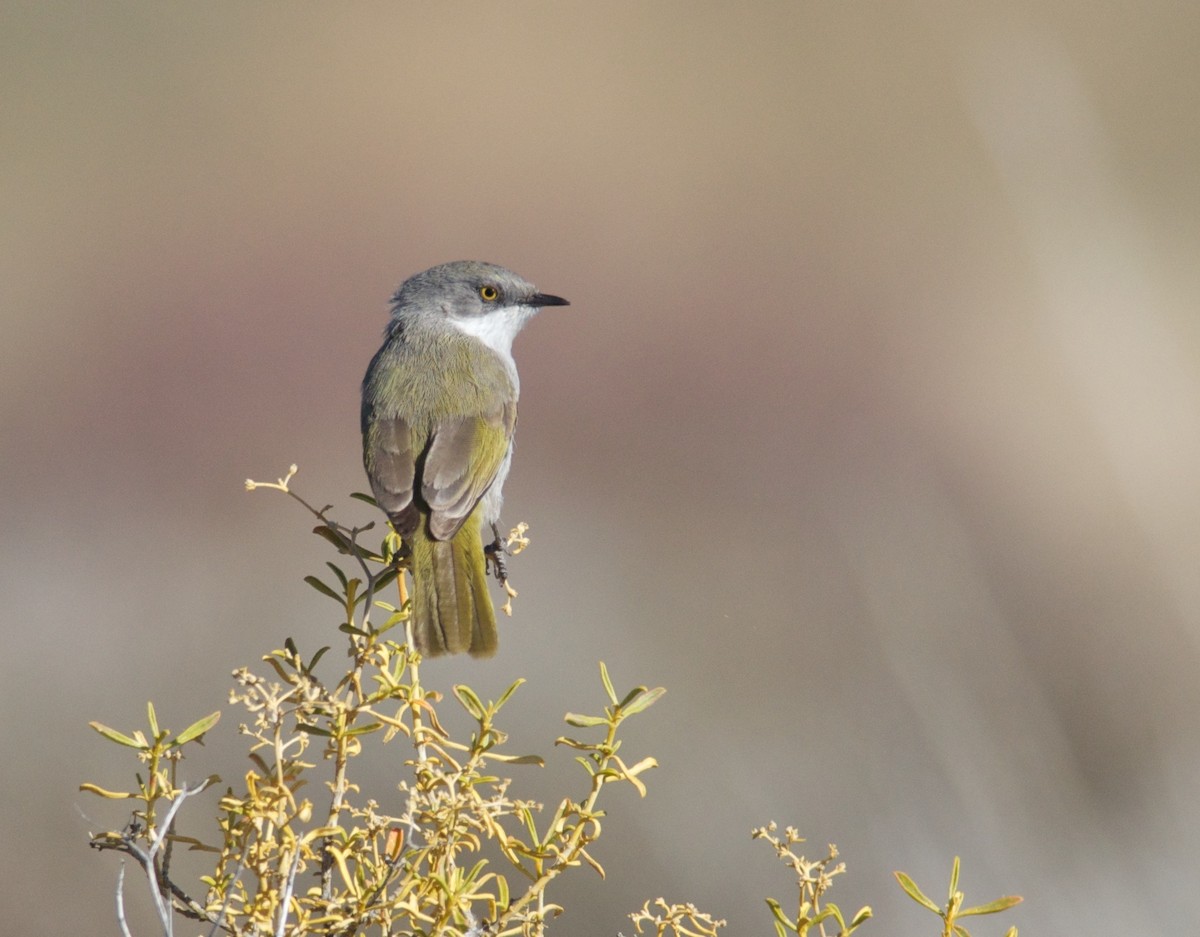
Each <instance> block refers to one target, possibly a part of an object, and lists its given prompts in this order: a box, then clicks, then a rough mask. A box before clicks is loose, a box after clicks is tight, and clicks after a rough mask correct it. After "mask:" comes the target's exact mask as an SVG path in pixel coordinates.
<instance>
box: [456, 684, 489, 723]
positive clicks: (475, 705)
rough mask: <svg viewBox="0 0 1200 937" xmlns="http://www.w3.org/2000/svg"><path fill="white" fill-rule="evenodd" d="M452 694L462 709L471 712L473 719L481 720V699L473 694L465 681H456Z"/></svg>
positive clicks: (482, 716)
mask: <svg viewBox="0 0 1200 937" xmlns="http://www.w3.org/2000/svg"><path fill="white" fill-rule="evenodd" d="M453 690H454V695H455V697H456V698H457V699H458V701H459V702H460V703H462V705H463V709H465V710H466V711H467V712H469V713H470V714H471V716H472V717H473V718H474V719H477V720H482V719H483V718H484V707H483V700H481V699H480V698H479V697H478V696H476V695H475V691H474V690H472V689H471V688H470V687H469V686H467V685H466V684H465V683H456V684H455V685H454V688H453Z"/></svg>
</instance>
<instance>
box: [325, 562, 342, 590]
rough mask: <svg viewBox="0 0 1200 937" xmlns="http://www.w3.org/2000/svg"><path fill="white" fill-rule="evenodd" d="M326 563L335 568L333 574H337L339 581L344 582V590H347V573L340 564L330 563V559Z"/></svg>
mask: <svg viewBox="0 0 1200 937" xmlns="http://www.w3.org/2000/svg"><path fill="white" fill-rule="evenodd" d="M325 565H326V566H328V567H329V568H330V569H332V570H333V574H334V575H335V576H337V581H338V582H340V583H341V584H342V591H343V592H344V591H345V590H346V583H347V579H346V574H345V573H343V572H342V571H341V569H340V568H339V567H338V566H336V565H335V564H333V563H330V562H329V561H328V560H326V561H325Z"/></svg>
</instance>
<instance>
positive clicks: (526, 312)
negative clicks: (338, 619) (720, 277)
mask: <svg viewBox="0 0 1200 937" xmlns="http://www.w3.org/2000/svg"><path fill="white" fill-rule="evenodd" d="M567 305H570V304H569V303H568V301H567V300H565V299H563V298H562V297H560V296H554V295H551V294H549V293H541V292H539V291H538V290H537V288H536V287H535V286H534V285H533V284H532V283H530V282H529V281H528V280H525V279H524V278H522V277H520V276H518V275H517V274H515V273H513V272H512V271H511V270H507V269H505V268H504V267H501V266H497V265H496V264H491V263H484V262H482V261H474V260H462V261H454V262H452V263H445V264H440V265H439V266H436V267H431V268H430V269H428V270H425V271H423V272H421V273H418V274H415V275H414V276H411V277H409V278H408V279H407V280H405V281H404V283H403V284H402V285H401V286H400V288H399V290H397V291H396V293H395V295H394V296H393V297H392V304H391V318H390V319H389V321H388V324H387V327H386V328H385V330H384V338H383V344H382V345H381V346H380V348H379V351H377V352H376V353H375V356H374V357H373V358H372V359H371V363H370V365H369V366H368V368H367V371H366V374H365V376H364V377H363V383H362V414H361V427H362V440H363V466H364V468H365V469H366V473H367V479H368V481H369V482H370V486H371V492H372V494H373V496H374V498H375V502H376V504H378V505H379V507H380V508H381V509H382V510H383V512H384V513H385V514H386V515H387V517H388V519H389V520H390V521H391V524H392V527H393V528H394V529H395V531H396V533H397V534H399V536H400V538H401V541H402V544H403V545H402V551H403V554H404V555H406V556H407V559H408V568H409V572H410V575H411V576H412V604H411V611H410V622H411V634H412V640H413V643H414V645H415V646H416V649H417V650H418V651H419V652H420V653H421V654H422V655H424V656H437V655H440V654H457V653H461V652H463V651H466V652H468V653H469V654H471V655H472V656H475V657H488V656H490V655H492V654H494V653H495V651H496V648H497V645H498V640H499V638H498V633H497V629H496V612H495V609H494V607H493V605H492V600H491V596H490V595H489V594H488V583H487V579H488V559H489V556H493V555H494V557H495V559H496V560H497V561H499V560H500V554H499V550H500V549H502V547H503V541H502V540H501V538H500V534H499V528H498V527H497V524H498V522H499V518H500V507H501V504H502V501H503V487H504V481H505V479H506V478H507V476H508V471H509V467H510V465H511V463H512V455H513V433H514V430H515V429H516V425H517V398H518V397H519V396H520V379H519V377H518V375H517V366H516V362H515V361H514V360H513V356H512V343H513V339H514V338H515V337H516V335H517V333H518V332H520V331H521V329H522V327H524V325H525V324H526V323H527V322H528V321H529V320H530V319H531V318H532V317H533V316H534V315H535V314H536V313H537V312H538V311H539V310H541V309H542V308H544V307H547V306H567ZM488 528H490V530H491V532H492V534H493V536H494V538H495V539H494V541H492V542H491V543H490V544H489V546H488V547H487V548H486V550H485V547H484V544H483V539H482V538H483V536H484V531H485V529H488ZM497 569H498V575H501V576H502V575H503V573H502V570H503V567H502V565H500V563H499V562H498V564H497Z"/></svg>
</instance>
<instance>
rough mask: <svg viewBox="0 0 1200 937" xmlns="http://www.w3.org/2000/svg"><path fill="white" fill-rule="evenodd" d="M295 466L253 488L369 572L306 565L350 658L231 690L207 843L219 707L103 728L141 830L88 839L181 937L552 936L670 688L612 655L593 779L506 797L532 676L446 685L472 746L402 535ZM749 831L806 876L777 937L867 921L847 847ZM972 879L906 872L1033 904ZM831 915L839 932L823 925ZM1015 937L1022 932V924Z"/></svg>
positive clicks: (242, 674)
mask: <svg viewBox="0 0 1200 937" xmlns="http://www.w3.org/2000/svg"><path fill="white" fill-rule="evenodd" d="M294 472H295V467H294V466H293V467H292V471H291V472H289V474H288V475H287V476H286V477H284V478H282V479H280V480H279V481H278V482H275V483H269V484H261V483H255V482H248V483H247V487H250V488H255V487H265V488H271V489H276V490H279V491H282V492H285V493H287V494H288V495H290V496H291V497H293V498H295V499H296V500H297V501H299V502H300V503H301V504H303V505H304V506H305V507H306V508H307V509H308V510H309V511H311V512H312V513H313V515H315V517H316V518H317V520H318V526H317V527H316V529H315V532H316V533H317V534H318V535H320V536H321V537H322V538H324V539H325V540H326V541H328V542H329V543H330V544H332V545H333V546H334V547H335V548H336V549H337V550H338V551H339V553H341V554H342V555H343V556H346V557H349V558H350V560H351V562H352V563H353V564H354V569H355V572H354V574H353V575H351V574H348V573H347V572H346V571H345V570H344V569H343V568H342V567H341V566H339V565H338V564H336V563H329V564H328V566H329V569H330V571H331V574H332V577H333V579H332V580H331V581H324V580H321V579H319V578H317V577H313V576H309V577H306V580H307V581H308V582H309V583H310V585H312V586H313V587H314V588H315V589H316V590H317V591H318V592H320V593H321V594H322V595H324V596H327V597H329V598H331V599H333V600H334V601H335V602H337V603H338V606H339V617H340V619H341V622H340V625H339V628H340V631H341V633H342V635H343V638H344V649H345V654H346V658H347V663H346V664H345V665H344V666H343V667H342V668H340V669H341V671H342V672H341V673H340V674H339V675H337V678H336V680H334V679H332V678H330V677H326V676H323V674H322V673H318V665H319V663H320V662H321V660H322V658H323V657H324V656H325V655H326V653H327V652H328V651H329V650H330V648H329V647H322V648H320V649H319V650H317V651H316V652H315V653H313V654H312V655H311V656H308V655H305V654H302V653H301V651H300V649H299V648H298V647H297V646H296V644H295V643H294V642H293V641H292V640H291V639H288V640H286V641H285V642H284V643H283V647H282V648H279V649H276V650H274V651H272V652H271V653H269V654H267V655H266V656H265V657H264V658H263V660H264V662H265V663H266V665H267V667H268V668H269V673H267V674H265V675H264V674H263V673H256V672H254V671H252V670H250V669H248V668H239V669H238V670H236V671H235V672H234V675H233V676H234V682H235V685H234V688H233V690H232V692H231V694H230V702H231V703H232V704H234V705H236V706H239V707H240V708H241V710H242V712H243V713H244V714H245V716H244V718H245V722H243V723H242V724H241V725H240V727H239V728H240V732H241V734H242V735H244V736H245V737H246V738H247V740H248V758H249V763H250V766H249V768H248V769H247V770H246V772H245V774H244V776H243V777H242V778H241V779H240V783H238V784H237V785H228V786H226V787H225V788H224V793H223V794H222V796H221V797H220V800H219V802H218V806H217V816H216V818H215V826H214V832H213V833H211V834H210V835H208V836H207V837H205V838H200V837H196V836H191V835H185V834H184V833H182V832H181V831H180V818H181V812H182V808H183V807H184V805H185V803H186V802H187V801H188V800H189V799H190V798H192V797H194V796H195V795H197V794H198V793H200V792H201V791H203V790H205V789H207V788H210V787H213V786H214V785H218V784H220V783H221V782H220V779H219V778H217V777H215V776H209V777H207V778H204V779H203V780H201V781H199V782H197V783H195V784H190V785H189V784H185V783H182V782H181V781H180V765H181V763H182V761H183V759H184V756H185V752H191V751H192V749H193V746H194V745H195V744H197V743H200V742H201V741H202V740H203V738H204V736H205V733H207V732H208V731H210V730H211V729H212V728H213V726H215V725H216V724H217V722H218V720H219V718H220V715H221V714H220V711H217V712H213V713H211V714H210V715H208V716H205V717H204V718H202V719H200V720H197V721H196V722H195V723H193V724H192V725H191V726H189V727H188V728H187V729H185V730H184V731H182V732H180V733H178V734H172V733H171V732H170V731H169V730H167V729H165V728H162V727H160V725H159V722H158V718H157V714H156V711H155V708H154V706H153V704H151V705H150V706H149V707H148V721H149V727H148V729H149V731H148V732H147V731H143V730H136V731H133V732H130V733H125V732H121V731H118V730H116V729H112V728H109V727H108V726H105V725H101V724H100V723H92V725H93V727H94V728H95V729H96V730H97V731H98V732H99V733H100V734H101V735H102V736H104V737H105V738H106V739H108V740H110V741H112V742H114V743H116V744H118V745H121V746H124V747H127V748H129V749H132V750H133V751H134V752H135V753H136V756H137V758H138V760H139V761H140V762H141V763H142V768H141V770H139V771H138V772H137V773H136V774H135V784H134V785H133V786H132V787H131V788H130V789H128V790H108V789H105V788H102V787H100V786H99V785H96V784H92V783H86V784H84V785H82V787H83V789H85V790H88V791H90V792H92V793H95V794H98V795H100V796H102V797H106V798H111V799H124V800H130V801H132V802H133V803H134V807H133V810H132V814H131V817H130V820H129V822H128V823H127V825H126V826H125V827H124V828H123V829H120V830H112V831H108V832H104V833H99V834H95V835H93V837H92V845H93V846H94V847H96V848H97V849H101V850H115V851H117V852H119V853H122V854H124V855H125V856H128V857H129V858H130V859H132V860H133V861H134V862H136V863H137V865H138V866H139V867H140V868H141V870H142V872H143V873H144V875H145V877H146V880H147V882H148V884H149V887H150V893H151V896H152V898H153V901H154V906H155V908H156V909H157V912H158V917H159V921H160V923H161V925H162V932H163V933H164V934H167V935H171V934H173V933H174V929H175V927H176V925H177V923H178V919H180V918H182V919H186V920H191V921H193V922H196V924H197V926H198V927H199V928H200V933H206V934H210V935H215V934H229V935H234V937H259V935H277V937H285V935H286V937H300V935H310V934H311V935H318V934H319V935H356V934H363V935H367V934H379V935H393V934H411V935H439V937H442V935H444V937H474V935H485V934H486V935H489V937H509V935H541V934H544V933H545V931H546V926H547V922H548V921H550V920H552V919H553V918H554V917H555V916H556V915H557V914H558V913H560V912H561V911H562V908H561V907H560V906H559V905H557V904H555V903H554V901H553V900H552V898H551V897H550V886H551V885H552V883H553V882H554V881H555V879H557V878H558V877H559V876H560V875H562V874H563V873H564V872H566V871H567V870H568V869H573V868H579V867H590V868H591V869H593V870H595V871H596V872H598V873H600V875H603V874H604V870H603V868H602V866H601V865H600V863H599V861H598V860H597V858H596V857H595V855H594V854H593V852H592V846H593V844H594V843H595V842H596V840H597V839H598V838H599V837H600V835H601V832H602V820H603V818H604V810H603V809H602V807H601V795H602V791H603V790H604V789H605V788H606V787H607V786H609V785H611V784H628V785H630V786H632V787H633V788H635V789H636V790H637V791H638V793H639V794H640V795H642V796H645V795H646V787H645V783H644V781H643V779H642V775H643V774H645V773H646V772H647V771H648V770H649V769H651V768H653V767H654V766H655V764H656V762H655V760H654V759H653V758H650V757H646V758H641V759H639V760H637V761H635V762H633V763H628V762H627V761H626V760H625V759H624V758H623V757H622V756H621V754H620V750H621V744H622V743H621V739H620V737H619V732H620V730H621V727H622V725H623V723H624V722H625V720H626V719H628V718H629V717H631V716H635V715H638V714H639V713H641V712H642V711H644V710H645V709H647V708H648V707H649V706H651V705H652V704H653V703H654V702H655V701H656V700H658V699H659V697H661V695H662V694H663V692H664V690H663V689H662V688H655V689H648V688H646V687H641V686H638V687H634V688H633V689H632V690H630V691H628V692H626V693H623V694H622V693H618V692H617V690H616V689H615V687H614V685H613V683H612V681H611V679H610V678H609V675H608V671H607V669H606V668H605V667H604V665H603V664H601V665H600V676H601V682H602V684H603V688H604V693H605V697H606V700H607V703H606V705H604V707H603V711H602V712H600V713H597V714H579V713H567V714H566V716H565V717H564V718H565V721H566V723H567V724H568V726H570V728H571V734H570V735H564V736H561V737H559V738H558V739H556V740H555V744H556V745H559V746H562V747H565V748H567V749H570V750H572V751H574V753H575V760H576V761H577V762H578V764H579V765H580V766H581V768H582V771H583V773H582V775H581V782H582V784H581V787H580V789H579V790H578V791H577V792H576V793H575V795H574V796H564V797H563V798H562V799H561V800H560V801H559V802H558V804H557V805H556V806H555V808H554V809H553V810H552V811H549V813H548V815H546V814H545V813H544V812H543V811H542V808H541V806H540V805H538V804H536V803H534V802H532V801H529V800H523V799H520V798H518V797H516V796H514V795H513V794H512V793H510V788H511V785H512V782H511V780H510V779H508V778H506V777H503V776H501V775H500V774H498V773H497V771H498V770H504V769H506V768H507V766H510V765H520V764H526V765H530V764H531V765H540V764H541V763H542V759H541V758H540V757H538V756H536V755H528V754H514V753H512V752H510V751H508V750H507V748H506V742H507V736H506V734H505V732H504V731H503V730H502V729H501V728H499V726H498V725H497V716H498V714H499V713H500V710H501V708H502V707H503V706H504V705H505V703H506V702H507V701H508V700H509V699H510V698H511V696H512V694H513V693H514V692H515V691H516V690H517V688H518V687H519V686H520V684H521V683H522V682H523V681H522V680H517V681H516V682H514V683H513V684H512V685H511V686H510V687H509V688H508V689H507V690H506V691H505V692H504V693H503V694H501V696H500V697H499V698H498V699H497V700H495V701H487V702H485V701H484V700H483V699H481V698H480V697H479V696H478V695H477V694H476V693H475V692H474V691H473V690H472V689H471V688H470V687H467V686H465V685H457V686H454V687H453V688H452V689H451V694H452V696H453V697H454V700H455V701H456V702H457V704H458V705H459V707H461V709H462V710H463V711H464V712H465V713H466V714H467V716H468V717H469V724H470V726H471V729H470V733H469V737H468V738H465V739H462V738H455V737H453V736H452V734H451V733H450V732H449V731H447V729H446V728H445V727H444V725H443V722H442V720H441V719H440V718H439V715H438V706H439V704H440V703H442V702H443V699H444V698H443V695H442V694H441V693H439V692H437V691H436V690H432V689H430V688H427V687H426V686H424V684H423V683H422V681H421V677H420V657H419V655H417V654H415V653H414V652H413V651H412V650H411V649H410V648H411V644H410V642H409V641H407V640H405V636H404V625H405V623H406V621H407V608H406V602H405V600H406V592H405V587H404V578H403V575H401V574H402V572H403V570H402V564H401V563H400V562H399V556H400V551H399V547H400V544H399V541H398V539H397V538H396V536H395V534H394V533H391V532H389V533H388V534H387V535H385V536H384V538H383V540H382V543H381V544H380V546H379V548H378V549H377V550H376V549H371V548H367V547H365V546H363V545H362V543H361V540H362V538H363V535H364V534H366V533H367V532H368V531H369V530H370V529H371V526H372V525H368V526H367V527H363V528H354V527H347V526H344V525H341V524H339V523H337V522H336V521H334V520H331V519H330V518H329V517H328V512H329V510H330V509H329V508H328V507H326V508H323V509H321V510H317V509H315V508H313V507H311V506H310V505H308V504H307V503H306V502H304V501H303V499H301V498H299V497H298V496H297V495H296V494H295V493H294V492H293V491H291V489H290V487H289V482H290V479H291V477H292V474H294ZM522 533H523V530H522ZM388 587H394V588H396V590H397V602H396V604H390V603H388V602H386V601H383V600H382V599H381V598H380V596H381V594H382V590H383V589H384V588H388ZM373 613H378V614H379V615H381V617H382V618H383V620H382V621H381V622H380V623H379V624H375V623H373V622H372V620H371V616H372V614H373ZM326 668H327V669H328V664H327V665H326ZM335 669H336V668H335ZM397 737H402V738H403V740H405V741H406V743H407V745H408V747H409V749H410V751H411V756H410V757H409V758H408V759H407V760H406V761H405V762H404V766H405V771H404V777H403V778H402V779H400V780H398V782H397V790H398V796H397V797H395V798H391V799H390V801H391V802H392V803H394V804H395V806H394V807H391V808H390V809H389V808H388V807H385V806H383V805H382V804H381V803H380V802H379V801H377V800H375V799H372V798H370V797H367V796H365V795H364V794H363V792H362V790H361V787H360V780H359V779H360V777H361V771H360V770H359V769H361V767H362V766H363V765H364V764H365V762H364V761H361V760H360V759H361V758H362V757H363V756H364V755H365V754H366V753H367V752H368V750H373V749H374V748H375V747H376V746H377V745H382V744H386V743H388V742H391V741H393V740H394V739H396V738H397ZM318 762H320V763H321V764H322V765H323V767H321V768H319V767H318ZM314 782H315V783H314ZM197 803H198V802H197ZM753 835H754V836H755V838H758V839H762V840H764V841H766V842H768V843H769V844H770V845H771V846H772V847H773V848H774V849H775V851H776V853H777V855H778V856H779V858H780V859H781V860H782V861H783V862H784V863H785V864H786V865H787V866H788V867H789V868H790V869H791V870H792V872H793V874H794V875H795V878H796V881H797V884H798V899H797V903H796V910H795V913H794V914H793V915H789V914H788V913H786V912H785V911H784V909H783V906H782V905H781V903H780V902H779V901H776V900H775V899H768V900H767V904H768V906H769V908H770V911H771V913H772V915H773V918H774V925H775V930H776V933H777V934H778V935H779V937H785V935H787V934H796V935H799V937H804V935H808V934H810V933H813V934H818V933H819V934H821V935H822V937H833V934H834V933H836V934H837V935H849V934H850V933H851V932H852V931H854V930H855V929H856V928H858V927H859V926H860V925H861V924H862V923H864V922H865V921H866V920H867V919H868V918H869V917H870V915H871V911H870V909H869V908H863V909H862V910H860V911H859V912H858V913H857V914H855V915H853V916H852V917H851V918H850V920H849V921H847V920H846V919H845V918H844V917H843V915H842V912H841V910H840V909H839V908H838V907H837V905H836V904H833V903H830V902H828V901H825V894H826V892H827V891H828V889H829V887H830V886H831V884H832V881H833V878H834V877H835V876H837V875H839V874H841V873H842V872H843V871H844V866H843V865H842V864H840V863H835V859H836V857H837V851H836V849H835V848H834V847H832V846H830V847H829V851H828V854H827V856H826V857H825V858H823V859H820V860H818V861H815V862H810V861H808V860H806V859H805V858H803V857H802V856H799V855H797V854H796V853H795V851H794V848H793V847H795V846H796V845H797V844H798V843H800V842H802V839H801V838H800V836H799V834H798V833H797V832H796V831H795V830H794V829H791V828H788V829H787V830H786V831H785V832H784V834H783V835H782V836H779V835H777V830H776V827H775V826H774V824H771V825H769V826H767V827H763V828H761V829H758V830H755V831H754V834H753ZM177 848H186V849H189V850H195V851H199V852H202V853H209V854H211V855H212V857H213V863H212V871H211V872H209V873H208V874H205V875H203V876H201V877H200V878H199V880H198V881H197V882H195V883H194V884H190V885H185V884H183V883H181V882H180V881H177V879H176V876H175V875H174V874H173V872H172V863H171V860H172V854H173V852H174V851H175V850H176V849H177ZM124 870H125V864H124V863H122V866H121V872H120V878H119V880H118V887H117V907H118V921H119V925H120V927H121V929H122V932H123V933H124V934H125V935H130V929H129V924H128V921H127V919H126V915H125V912H124ZM957 876H958V862H957V860H955V866H954V874H953V877H952V882H951V892H950V898H949V901H948V904H947V906H946V908H945V909H939V908H938V907H937V906H936V905H935V904H934V903H933V902H932V901H930V900H929V899H928V898H926V897H925V896H924V895H923V894H922V893H921V891H920V890H919V889H918V888H917V887H916V885H915V884H913V883H912V881H911V879H909V878H908V877H907V876H904V875H902V873H897V877H898V878H899V880H900V883H901V886H902V887H903V888H904V889H905V891H907V892H908V893H909V895H911V896H912V897H913V899H914V900H916V901H917V902H918V903H920V904H922V905H923V906H924V907H927V908H929V909H930V910H932V911H934V913H936V914H938V915H939V917H940V918H941V919H942V923H943V925H944V929H943V933H944V934H945V935H946V937H950V935H953V934H958V935H959V937H969V935H967V934H966V931H965V930H964V929H963V928H962V926H961V925H960V924H958V923H957V919H958V918H961V917H964V916H967V915H971V914H986V913H992V912H995V911H1000V910H1004V909H1005V908H1008V907H1011V906H1012V904H1015V903H1016V902H1017V901H1019V900H1020V899H1013V898H1008V899H1000V901H998V902H993V903H992V904H990V905H985V906H981V907H976V908H969V909H965V910H963V909H962V895H961V893H958V892H957ZM630 917H631V919H632V922H633V924H634V927H635V929H636V932H637V933H639V934H642V933H647V934H655V935H675V937H713V935H716V934H717V932H718V929H719V928H721V927H723V926H724V923H725V922H724V921H720V920H717V919H715V918H713V917H711V916H710V915H708V914H705V913H704V912H702V911H700V910H698V909H697V908H696V907H695V906H693V905H690V904H671V903H668V902H666V901H663V900H662V899H658V900H657V901H656V902H654V903H651V902H647V903H646V905H645V906H643V908H642V909H641V910H640V911H638V912H636V913H634V914H632V915H630ZM834 925H836V927H837V930H836V931H833V932H830V931H827V930H826V928H827V927H832V926H834ZM1009 933H1010V935H1013V937H1015V934H1016V930H1015V928H1013V929H1010V931H1009Z"/></svg>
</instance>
